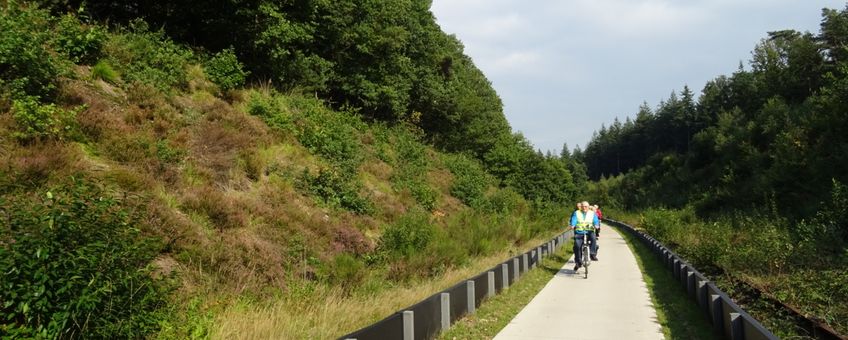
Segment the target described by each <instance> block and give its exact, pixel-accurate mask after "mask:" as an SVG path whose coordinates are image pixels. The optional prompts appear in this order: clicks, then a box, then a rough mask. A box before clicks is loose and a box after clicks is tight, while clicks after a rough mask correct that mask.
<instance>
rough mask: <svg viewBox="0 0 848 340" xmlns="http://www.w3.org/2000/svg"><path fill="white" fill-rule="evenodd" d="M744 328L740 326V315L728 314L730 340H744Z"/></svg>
mask: <svg viewBox="0 0 848 340" xmlns="http://www.w3.org/2000/svg"><path fill="white" fill-rule="evenodd" d="M744 339H745V326H744V325H743V324H742V314H739V313H730V340H744Z"/></svg>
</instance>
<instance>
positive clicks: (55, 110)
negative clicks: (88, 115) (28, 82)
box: [12, 97, 85, 142]
mask: <svg viewBox="0 0 848 340" xmlns="http://www.w3.org/2000/svg"><path fill="white" fill-rule="evenodd" d="M84 109H85V107H84V106H80V107H78V108H76V109H75V110H65V109H62V108H60V107H58V106H56V104H41V103H39V102H38V100H37V99H36V98H35V97H26V98H24V99H21V100H14V101H13V102H12V117H13V118H14V119H15V124H16V125H17V128H18V130H17V131H15V132H13V136H15V138H17V139H18V140H20V141H22V142H31V141H41V140H50V139H52V140H63V139H66V138H69V137H74V134H76V132H77V131H78V128H77V121H76V115H77V113H78V112H80V111H82V110H84Z"/></svg>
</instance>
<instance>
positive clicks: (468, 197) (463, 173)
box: [447, 155, 489, 207]
mask: <svg viewBox="0 0 848 340" xmlns="http://www.w3.org/2000/svg"><path fill="white" fill-rule="evenodd" d="M447 165H448V168H449V169H450V171H451V172H452V173H453V175H454V181H453V184H452V185H451V189H450V191H451V195H453V196H454V197H456V198H458V199H459V200H460V201H462V202H463V203H465V204H467V205H468V206H470V207H477V206H478V205H479V204H480V203H481V200H482V199H483V195H484V194H485V192H486V188H487V187H488V186H489V175H488V174H486V172H485V171H484V170H483V168H482V167H481V166H480V163H478V162H477V161H475V160H473V159H471V158H469V157H468V156H465V155H455V156H452V157H449V158H448V161H447Z"/></svg>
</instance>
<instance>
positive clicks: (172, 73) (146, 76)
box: [103, 20, 193, 91]
mask: <svg viewBox="0 0 848 340" xmlns="http://www.w3.org/2000/svg"><path fill="white" fill-rule="evenodd" d="M103 50H104V52H105V54H106V56H107V57H108V59H109V62H110V64H111V65H113V66H117V67H119V68H120V69H119V72H120V73H121V74H122V75H123V77H124V80H126V81H128V82H133V81H138V82H142V83H146V84H150V85H153V86H155V87H156V88H158V89H159V90H162V91H168V90H170V89H171V88H172V87H174V86H183V85H185V84H186V67H187V66H188V63H189V61H190V60H191V58H192V57H193V54H192V53H191V51H190V50H188V49H186V48H184V47H181V46H179V45H177V44H176V43H174V42H173V41H171V40H170V39H168V37H167V36H165V33H164V32H163V31H161V30H160V31H156V32H150V31H148V27H147V24H146V23H145V22H144V21H141V20H137V21H134V22H132V23H130V25H129V29H128V31H126V32H122V33H119V34H115V35H112V36H110V39H108V40H107V41H106V44H105V45H104V48H103Z"/></svg>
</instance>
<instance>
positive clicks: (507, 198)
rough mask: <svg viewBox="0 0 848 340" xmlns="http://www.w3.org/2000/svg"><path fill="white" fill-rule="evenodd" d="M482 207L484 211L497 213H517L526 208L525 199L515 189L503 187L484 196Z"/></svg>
mask: <svg viewBox="0 0 848 340" xmlns="http://www.w3.org/2000/svg"><path fill="white" fill-rule="evenodd" d="M482 208H483V210H484V211H487V212H492V213H499V214H511V213H519V212H524V210H526V201H525V200H524V197H523V196H521V194H519V193H518V192H516V191H515V190H513V189H511V188H503V189H499V190H497V191H495V192H494V193H492V194H491V195H490V196H489V197H486V199H485V201H483V204H482Z"/></svg>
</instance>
